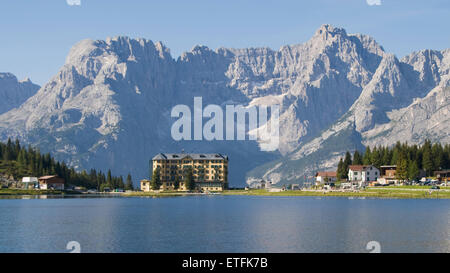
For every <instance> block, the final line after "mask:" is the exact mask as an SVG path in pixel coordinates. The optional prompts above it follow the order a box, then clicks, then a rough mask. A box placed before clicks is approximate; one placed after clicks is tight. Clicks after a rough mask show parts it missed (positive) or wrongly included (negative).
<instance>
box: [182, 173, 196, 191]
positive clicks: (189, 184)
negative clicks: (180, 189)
mask: <svg viewBox="0 0 450 273" xmlns="http://www.w3.org/2000/svg"><path fill="white" fill-rule="evenodd" d="M184 185H185V186H186V189H187V190H190V191H192V190H195V182H194V175H193V172H192V168H188V169H187V170H186V173H185V175H184Z"/></svg>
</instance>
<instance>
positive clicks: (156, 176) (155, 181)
mask: <svg viewBox="0 0 450 273" xmlns="http://www.w3.org/2000/svg"><path fill="white" fill-rule="evenodd" d="M150 187H151V188H152V190H159V188H160V187H161V176H160V172H159V168H156V169H155V170H154V171H153V175H152V180H151V181H150Z"/></svg>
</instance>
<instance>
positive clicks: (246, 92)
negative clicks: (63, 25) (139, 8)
mask: <svg viewBox="0 0 450 273" xmlns="http://www.w3.org/2000/svg"><path fill="white" fill-rule="evenodd" d="M448 55H449V54H448V51H442V52H441V51H430V50H425V51H421V52H418V53H413V54H411V55H410V56H407V57H405V58H404V59H402V60H398V59H397V58H396V57H395V56H393V55H392V54H388V53H386V52H385V51H384V50H383V48H382V47H381V46H380V45H378V44H377V43H376V41H375V40H374V39H372V38H371V37H368V36H365V35H361V34H347V33H346V31H345V30H344V29H342V28H336V27H333V26H330V25H323V26H321V27H320V28H319V29H318V30H317V31H316V33H315V34H314V36H313V37H312V38H311V39H310V40H309V41H307V42H306V43H303V44H298V45H290V46H284V47H282V48H280V49H279V50H277V51H275V50H272V49H269V48H248V49H227V48H219V49H217V50H212V49H209V48H208V47H205V46H195V47H194V48H192V50H190V51H189V52H185V53H183V54H182V55H181V56H180V57H179V58H178V59H177V60H175V59H173V58H172V57H171V55H170V52H169V50H168V49H167V48H166V47H165V46H164V45H163V44H162V43H160V42H158V43H153V42H152V41H149V40H145V39H131V38H128V37H116V38H110V39H107V40H105V41H92V40H84V41H81V42H79V43H78V44H76V45H75V46H74V47H73V48H72V50H71V51H70V53H69V55H68V56H67V59H66V63H65V64H64V66H63V67H62V68H61V69H60V71H59V72H58V73H57V75H55V76H54V77H53V78H52V79H51V80H50V81H49V82H48V83H47V84H45V85H44V86H43V87H42V88H41V89H40V90H39V91H38V92H37V93H36V94H35V95H34V96H32V97H31V98H30V99H28V100H27V101H26V102H25V103H23V104H22V105H21V106H20V107H19V108H18V109H13V110H11V111H9V112H7V113H4V114H2V115H0V138H1V139H2V140H4V139H6V138H7V137H19V138H21V139H22V140H23V141H25V142H27V143H30V144H33V145H37V146H39V147H40V148H41V150H43V151H50V152H52V153H53V154H54V155H55V156H56V157H57V158H59V159H64V160H66V162H69V163H70V164H72V165H73V166H75V167H79V168H90V167H97V168H102V169H108V168H111V169H112V170H113V172H114V173H116V174H123V175H126V174H127V173H128V171H132V173H133V175H134V177H136V178H143V177H145V176H147V165H148V160H149V159H150V158H151V157H152V156H153V155H154V154H156V153H158V152H179V151H181V149H183V148H184V149H185V150H186V151H204V152H221V153H224V154H228V155H229V156H230V177H231V181H230V182H231V185H236V186H237V185H243V183H244V177H245V175H246V173H247V172H248V171H250V170H252V169H253V171H251V172H250V173H248V174H247V177H249V178H251V177H262V176H264V177H271V178H272V179H273V180H274V182H282V181H285V182H289V181H298V180H301V178H302V177H303V176H304V174H305V172H308V171H311V170H313V169H318V168H327V167H332V166H333V164H335V162H336V158H338V156H339V155H340V153H341V152H342V151H343V150H344V149H348V148H349V147H350V148H354V147H361V145H362V144H371V143H384V142H386V141H387V140H386V139H383V137H384V138H389V141H391V140H393V139H395V138H396V137H397V136H398V138H400V137H401V138H402V139H403V138H405V137H406V138H411V139H412V138H414V139H415V140H416V141H418V142H419V141H422V140H423V139H424V138H425V135H424V131H427V132H428V133H431V132H433V130H435V129H433V128H435V127H433V125H432V124H436V122H441V123H442V122H444V121H445V120H446V118H448V113H447V112H445V103H446V101H447V97H448V96H447V93H446V92H448V89H447V88H446V87H447V86H448V70H449V63H450V62H449V60H448V58H449V57H448ZM433 94H434V95H433ZM194 96H201V97H202V98H203V105H204V106H205V105H207V104H218V105H221V106H225V105H226V104H242V105H245V106H247V105H271V104H279V105H280V107H281V109H280V110H281V113H280V146H279V149H278V151H276V152H271V153H267V152H262V151H260V150H259V147H258V143H256V142H254V141H211V142H209V141H181V142H177V141H174V140H173V139H172V138H171V135H170V127H171V125H172V123H173V121H174V119H173V118H171V117H170V111H171V109H172V107H173V106H175V105H177V104H185V105H188V106H190V107H191V109H192V107H193V97H194ZM439 111H441V112H439ZM419 113H420V114H419ZM403 123H405V124H403ZM406 123H408V124H406ZM416 123H417V124H416ZM399 124H400V126H399ZM413 124H416V125H413ZM419 124H420V125H419ZM402 126H404V128H403V127H402ZM407 126H413V128H407ZM389 134H393V135H389ZM394 135H395V136H394ZM336 136H339V137H336ZM333 139H334V140H333ZM337 139H342V141H337ZM441 139H444V140H445V139H446V138H445V137H442V138H441ZM403 140H408V139H403ZM333 141H334V142H333ZM335 142H336V143H339V144H341V145H333V143H335ZM387 143H390V142H387ZM313 158H314V160H313ZM273 160H275V161H273ZM263 164H265V165H263ZM261 166H262V167H261Z"/></svg>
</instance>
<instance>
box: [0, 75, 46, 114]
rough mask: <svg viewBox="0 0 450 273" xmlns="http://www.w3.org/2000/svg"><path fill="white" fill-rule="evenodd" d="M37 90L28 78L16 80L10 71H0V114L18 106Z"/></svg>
mask: <svg viewBox="0 0 450 273" xmlns="http://www.w3.org/2000/svg"><path fill="white" fill-rule="evenodd" d="M38 90H39V85H36V84H34V83H32V82H31V81H30V80H29V79H25V80H23V81H18V80H17V78H16V76H14V75H13V74H11V73H0V114H3V113H5V112H8V111H9V110H11V109H13V108H17V107H19V106H20V105H22V103H24V102H25V101H26V100H27V99H28V98H30V97H31V96H33V95H34V94H36V92H37V91H38Z"/></svg>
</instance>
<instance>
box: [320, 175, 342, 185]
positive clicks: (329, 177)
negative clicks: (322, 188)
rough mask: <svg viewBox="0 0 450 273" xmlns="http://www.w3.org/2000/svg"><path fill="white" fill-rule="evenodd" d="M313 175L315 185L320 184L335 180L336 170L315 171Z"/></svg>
mask: <svg viewBox="0 0 450 273" xmlns="http://www.w3.org/2000/svg"><path fill="white" fill-rule="evenodd" d="M315 177H316V185H321V184H324V183H326V182H329V183H334V182H336V180H337V175H336V172H317V173H316V175H315Z"/></svg>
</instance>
